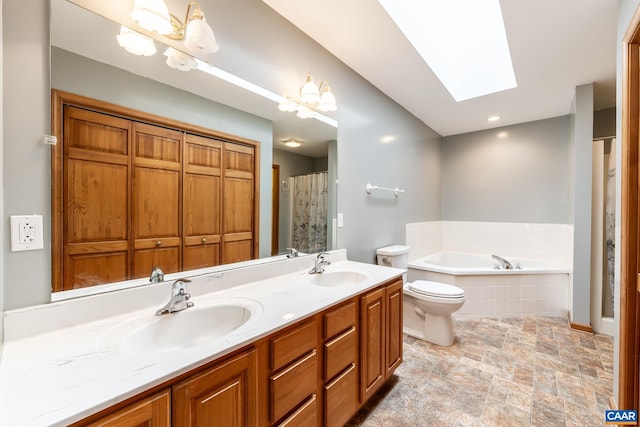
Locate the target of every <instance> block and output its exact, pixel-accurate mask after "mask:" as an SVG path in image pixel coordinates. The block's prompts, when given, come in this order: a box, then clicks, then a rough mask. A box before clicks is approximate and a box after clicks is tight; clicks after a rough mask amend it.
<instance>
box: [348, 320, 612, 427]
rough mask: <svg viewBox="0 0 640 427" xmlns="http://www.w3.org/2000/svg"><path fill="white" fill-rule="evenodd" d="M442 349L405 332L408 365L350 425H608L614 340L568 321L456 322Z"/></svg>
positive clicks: (401, 367) (574, 426)
mask: <svg viewBox="0 0 640 427" xmlns="http://www.w3.org/2000/svg"><path fill="white" fill-rule="evenodd" d="M454 331H455V336H456V340H455V342H454V344H453V345H452V346H451V347H440V346H437V345H433V344H430V343H427V342H424V341H421V340H417V339H415V338H412V337H409V336H405V337H404V354H403V358H404V361H403V363H402V364H401V365H400V366H399V367H398V369H397V370H396V372H395V375H394V376H393V377H392V378H390V379H389V381H387V383H386V384H385V385H384V386H383V387H382V388H381V390H380V391H379V392H378V393H377V394H376V395H374V396H373V397H372V399H371V400H370V401H369V402H368V403H367V404H366V405H365V407H363V408H362V409H361V410H360V411H359V412H358V413H357V414H356V415H355V416H354V417H353V418H352V419H351V420H350V421H349V422H348V423H347V426H348V427H355V426H364V427H374V426H393V427H402V426H407V427H409V426H420V427H423V426H428V427H431V426H433V427H440V426H447V427H449V426H451V427H463V426H465V427H466V426H479V427H480V426H481V427H484V426H491V427H509V426H514V427H524V426H536V427H556V426H557V427H586V426H603V425H604V411H605V409H608V408H609V407H608V405H609V398H610V397H611V396H612V394H613V393H612V387H613V340H612V338H611V337H609V336H607V335H598V334H595V335H594V334H590V333H585V332H580V331H575V330H571V329H569V328H568V326H567V320H566V319H560V318H548V317H525V318H505V319H477V320H454Z"/></svg>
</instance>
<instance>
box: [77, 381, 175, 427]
mask: <svg viewBox="0 0 640 427" xmlns="http://www.w3.org/2000/svg"><path fill="white" fill-rule="evenodd" d="M74 425H75V426H86V427H139V426H146V427H169V426H170V425H171V390H170V389H165V390H162V391H160V392H158V393H156V394H154V395H152V396H149V397H145V398H143V399H140V400H138V401H136V402H134V403H131V404H129V405H127V406H125V407H124V408H122V409H119V410H116V411H115V412H112V413H110V414H109V415H106V416H104V417H102V418H99V419H98V420H97V421H93V422H88V423H81V424H74Z"/></svg>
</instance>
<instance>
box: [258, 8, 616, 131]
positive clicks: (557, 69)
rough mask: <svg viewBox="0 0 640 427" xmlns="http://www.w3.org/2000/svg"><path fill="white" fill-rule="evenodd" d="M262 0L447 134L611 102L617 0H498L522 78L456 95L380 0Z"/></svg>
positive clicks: (517, 121)
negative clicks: (584, 96)
mask: <svg viewBox="0 0 640 427" xmlns="http://www.w3.org/2000/svg"><path fill="white" fill-rule="evenodd" d="M263 1H264V2H265V3H266V4H268V5H269V6H271V7H272V8H273V9H274V10H276V11H277V12H278V13H280V14H281V15H282V16H283V17H285V18H286V19H288V20H289V21H290V22H292V23H293V24H295V25H296V26H297V27H298V28H300V30H302V31H303V32H305V33H306V34H308V35H309V36H310V37H311V38H313V39H314V40H316V41H317V42H318V43H319V44H321V45H322V46H324V47H325V48H326V49H327V50H329V51H330V52H331V53H332V54H333V55H335V56H336V57H337V58H339V59H340V60H342V61H343V62H344V63H345V64H347V65H348V66H349V67H351V68H352V69H353V70H355V71H356V72H357V73H358V74H360V75H361V76H363V77H364V78H365V79H367V80H368V81H369V82H371V83H372V84H373V85H375V86H377V87H378V88H379V89H380V90H381V91H382V92H384V93H385V94H387V96H389V97H390V98H392V99H393V100H395V101H396V102H397V103H399V104H400V105H402V106H403V107H404V108H406V109H407V110H408V111H410V112H411V113H412V114H414V115H415V116H416V117H417V118H419V119H420V120H422V121H423V122H424V123H425V124H427V125H428V126H430V127H431V128H432V129H433V130H435V131H436V132H438V133H439V134H441V135H443V136H447V135H454V134H459V133H465V132H470V131H475V130H481V129H487V128H492V127H499V126H505V125H511V124H516V123H523V122H529V121H534V120H540V119H544V118H549V117H556V116H561V115H566V114H569V113H570V112H571V107H572V101H573V97H574V94H575V87H576V86H579V85H582V84H587V83H592V82H593V83H595V84H594V98H595V100H594V101H595V109H596V110H599V109H602V108H608V107H613V106H615V73H616V19H617V1H616V0H536V1H522V0H501V2H500V3H501V7H502V13H503V18H504V21H505V27H506V32H507V38H508V42H509V47H510V51H511V56H512V60H513V66H514V70H515V74H516V80H517V82H518V87H517V88H515V89H510V90H507V91H503V92H500V93H496V94H492V95H487V96H483V97H480V98H476V99H472V100H468V101H463V102H459V103H456V102H455V101H454V100H453V98H452V97H451V96H450V95H449V93H448V92H447V90H446V89H445V88H444V87H443V86H442V84H441V83H440V82H439V80H438V79H437V78H436V77H435V75H434V74H433V73H432V71H431V70H430V68H429V67H428V66H427V65H426V64H425V63H424V62H423V60H422V59H421V58H420V57H419V56H418V54H417V53H416V51H415V50H414V49H413V47H412V46H411V44H410V43H409V42H408V41H407V40H406V39H405V38H404V36H403V35H402V33H401V32H400V31H399V30H398V28H397V27H396V25H395V23H394V22H393V21H392V20H391V19H390V18H389V16H388V15H387V14H386V13H385V12H384V10H383V8H382V7H381V6H380V4H379V3H378V2H377V1H376V0H348V1H345V0H305V1H291V0H263ZM398 1H400V0H398ZM404 1H406V2H409V1H412V0H404ZM413 1H415V0H413ZM440 1H452V0H440ZM452 55H455V52H452ZM336 96H338V98H339V96H340V95H339V94H336ZM492 115H499V116H501V120H500V121H499V122H496V123H488V122H487V118H488V117H489V116H492Z"/></svg>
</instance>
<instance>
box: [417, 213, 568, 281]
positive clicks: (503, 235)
mask: <svg viewBox="0 0 640 427" xmlns="http://www.w3.org/2000/svg"><path fill="white" fill-rule="evenodd" d="M406 243H407V246H409V247H410V248H411V249H410V251H409V260H413V259H416V258H420V257H423V256H425V255H429V254H431V253H434V252H438V251H442V250H446V251H455V252H472V253H478V254H488V255H491V254H496V255H501V256H504V257H515V258H536V259H541V260H545V261H549V262H550V263H551V264H554V265H565V266H567V268H569V269H570V267H571V266H572V265H573V226H572V225H568V224H530V223H509V222H473V221H430V222H420V223H412V224H407V225H406Z"/></svg>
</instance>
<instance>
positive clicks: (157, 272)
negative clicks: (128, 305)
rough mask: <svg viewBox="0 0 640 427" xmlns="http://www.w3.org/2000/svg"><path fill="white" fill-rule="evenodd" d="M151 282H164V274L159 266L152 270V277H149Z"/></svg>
mask: <svg viewBox="0 0 640 427" xmlns="http://www.w3.org/2000/svg"><path fill="white" fill-rule="evenodd" d="M149 282H151V283H160V282H164V272H163V271H162V270H161V269H160V267H158V266H155V267H153V270H151V277H149Z"/></svg>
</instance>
